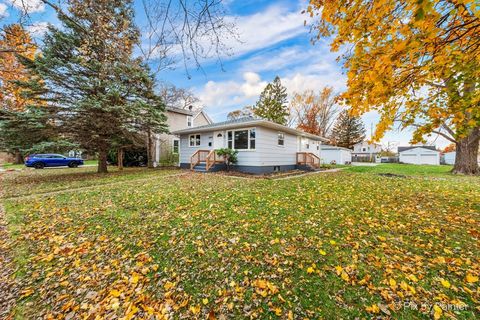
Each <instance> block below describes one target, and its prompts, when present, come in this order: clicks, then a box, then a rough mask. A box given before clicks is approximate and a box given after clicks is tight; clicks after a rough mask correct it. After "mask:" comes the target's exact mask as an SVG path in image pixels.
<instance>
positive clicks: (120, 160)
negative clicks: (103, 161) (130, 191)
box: [117, 148, 125, 171]
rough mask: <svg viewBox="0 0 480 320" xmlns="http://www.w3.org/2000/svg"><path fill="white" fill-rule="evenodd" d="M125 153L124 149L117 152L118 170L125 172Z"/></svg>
mask: <svg viewBox="0 0 480 320" xmlns="http://www.w3.org/2000/svg"><path fill="white" fill-rule="evenodd" d="M124 153H125V151H124V150H123V148H118V151H117V165H118V170H120V171H122V170H123V155H124Z"/></svg>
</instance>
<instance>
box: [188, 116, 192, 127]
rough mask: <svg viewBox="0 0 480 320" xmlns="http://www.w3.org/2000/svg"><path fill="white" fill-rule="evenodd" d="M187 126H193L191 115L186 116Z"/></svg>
mask: <svg viewBox="0 0 480 320" xmlns="http://www.w3.org/2000/svg"><path fill="white" fill-rule="evenodd" d="M187 127H193V117H192V116H187Z"/></svg>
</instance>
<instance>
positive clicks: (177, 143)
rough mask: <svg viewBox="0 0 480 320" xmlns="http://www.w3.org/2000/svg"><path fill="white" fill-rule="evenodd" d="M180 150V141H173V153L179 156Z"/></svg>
mask: <svg viewBox="0 0 480 320" xmlns="http://www.w3.org/2000/svg"><path fill="white" fill-rule="evenodd" d="M179 150H180V140H173V153H175V154H178V152H179Z"/></svg>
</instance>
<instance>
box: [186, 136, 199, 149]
mask: <svg viewBox="0 0 480 320" xmlns="http://www.w3.org/2000/svg"><path fill="white" fill-rule="evenodd" d="M188 140H189V145H190V147H198V146H199V145H200V135H199V134H191V135H190V136H189V138H188Z"/></svg>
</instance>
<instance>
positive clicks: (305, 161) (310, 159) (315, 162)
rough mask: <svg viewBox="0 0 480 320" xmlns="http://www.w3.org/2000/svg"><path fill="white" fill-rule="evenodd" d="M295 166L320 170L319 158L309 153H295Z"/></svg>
mask: <svg viewBox="0 0 480 320" xmlns="http://www.w3.org/2000/svg"><path fill="white" fill-rule="evenodd" d="M297 164H299V165H306V166H310V167H312V168H316V169H318V168H320V158H319V157H318V156H317V155H316V154H314V153H311V152H297Z"/></svg>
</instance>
